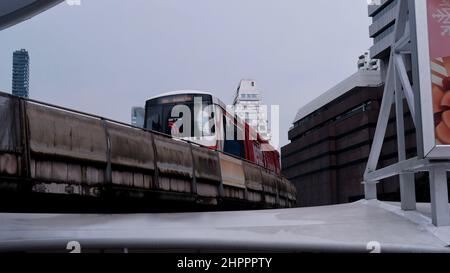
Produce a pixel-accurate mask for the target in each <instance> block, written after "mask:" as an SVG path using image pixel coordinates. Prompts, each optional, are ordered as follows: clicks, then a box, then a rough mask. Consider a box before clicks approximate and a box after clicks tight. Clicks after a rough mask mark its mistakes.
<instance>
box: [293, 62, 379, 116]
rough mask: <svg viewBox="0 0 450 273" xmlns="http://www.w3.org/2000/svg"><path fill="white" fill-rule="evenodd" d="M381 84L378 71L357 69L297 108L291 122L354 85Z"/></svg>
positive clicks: (318, 107)
mask: <svg viewBox="0 0 450 273" xmlns="http://www.w3.org/2000/svg"><path fill="white" fill-rule="evenodd" d="M381 84H383V82H382V79H381V72H380V71H372V70H359V71H358V72H356V73H355V74H353V75H351V76H350V77H348V78H347V79H345V80H344V81H342V82H340V83H338V84H337V85H335V86H334V87H332V88H331V89H329V90H328V91H326V92H325V93H324V94H322V95H320V96H319V97H317V98H316V99H314V100H313V101H311V102H309V103H308V104H306V105H305V106H303V107H301V108H300V109H299V110H298V112H297V115H296V117H295V119H294V122H293V123H296V122H297V121H299V120H301V119H303V118H305V117H307V116H308V115H310V114H312V113H313V112H315V111H317V110H318V109H320V108H322V107H323V106H325V105H327V104H328V103H330V102H332V101H333V100H335V99H337V98H339V97H340V96H342V95H344V94H345V93H347V92H349V91H350V90H352V89H354V88H356V87H376V86H380V85H381Z"/></svg>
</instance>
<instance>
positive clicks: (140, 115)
mask: <svg viewBox="0 0 450 273" xmlns="http://www.w3.org/2000/svg"><path fill="white" fill-rule="evenodd" d="M144 117H145V109H144V107H132V108H131V125H133V126H135V127H140V128H144Z"/></svg>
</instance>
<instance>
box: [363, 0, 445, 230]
mask: <svg viewBox="0 0 450 273" xmlns="http://www.w3.org/2000/svg"><path fill="white" fill-rule="evenodd" d="M398 2H399V3H398V4H397V19H396V26H395V30H394V33H395V34H394V35H395V39H394V43H393V44H392V46H391V53H390V60H389V65H388V68H387V75H386V81H385V87H384V94H383V99H382V103H381V107H380V114H379V117H378V122H377V127H376V131H375V135H374V140H373V143H372V148H371V151H370V156H369V159H368V162H367V167H366V171H365V174H364V181H363V184H364V190H365V198H366V199H367V200H372V199H377V184H378V183H379V181H380V180H382V179H386V178H389V177H393V176H396V175H399V178H400V196H401V207H402V209H403V210H406V211H408V210H416V193H415V178H414V174H415V173H417V172H428V173H429V176H430V193H431V211H432V223H433V224H434V225H435V226H450V210H449V204H448V201H449V200H448V189H447V171H450V155H449V160H442V161H433V160H430V159H426V158H425V156H424V154H423V150H422V147H423V136H422V124H421V122H422V121H421V120H422V119H421V108H420V97H419V96H420V85H419V84H418V83H419V66H418V61H417V58H418V50H417V42H416V41H417V39H416V37H417V36H416V35H417V32H416V22H415V12H416V10H415V8H416V6H415V5H416V3H415V0H398ZM408 58H409V59H410V60H411V66H412V82H413V84H411V82H410V79H409V76H408V73H407V71H408V69H407V67H406V61H407V60H408ZM430 84H431V83H430ZM430 95H431V94H430ZM405 98H406V101H407V104H408V107H409V110H410V112H411V116H412V119H413V121H414V125H415V127H416V129H417V130H416V135H417V147H418V148H417V154H418V156H417V157H415V158H412V159H407V158H406V149H405V128H404V127H405V126H404V115H403V113H404V112H403V101H404V99H405ZM393 104H394V105H395V114H396V123H397V145H398V159H399V162H398V163H396V164H393V165H390V166H388V167H385V168H382V169H378V170H377V165H378V161H379V159H380V155H381V150H382V147H383V141H384V138H385V135H386V129H387V126H388V122H389V115H390V112H391V107H392V105H393Z"/></svg>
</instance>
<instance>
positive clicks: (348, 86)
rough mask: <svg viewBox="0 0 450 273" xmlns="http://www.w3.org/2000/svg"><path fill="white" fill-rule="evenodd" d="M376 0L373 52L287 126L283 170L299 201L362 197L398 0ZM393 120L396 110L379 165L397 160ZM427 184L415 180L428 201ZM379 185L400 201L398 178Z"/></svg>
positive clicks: (411, 140) (410, 145) (410, 147)
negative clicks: (350, 73) (286, 143)
mask: <svg viewBox="0 0 450 273" xmlns="http://www.w3.org/2000/svg"><path fill="white" fill-rule="evenodd" d="M377 2H378V5H369V7H368V15H369V16H370V17H372V20H373V22H372V24H371V25H370V27H369V32H370V37H371V38H373V43H374V44H373V46H372V47H371V48H370V54H369V55H367V54H364V55H362V56H361V57H359V59H358V63H357V65H358V69H359V71H358V72H357V73H356V74H354V75H352V76H351V77H349V78H348V79H346V80H344V81H343V82H341V83H340V84H338V85H336V86H335V87H333V88H331V89H330V90H329V91H327V92H326V93H325V94H324V95H322V96H320V97H319V98H317V99H316V100H314V101H312V102H311V103H309V104H308V105H306V106H305V107H302V108H301V109H300V110H299V112H298V114H297V117H296V118H295V120H294V126H293V127H292V128H291V130H290V131H289V140H290V141H291V143H290V144H288V145H286V146H285V147H283V148H282V168H283V173H284V175H285V176H286V177H287V178H288V179H290V180H291V181H292V182H294V183H295V185H296V186H297V189H298V204H299V205H300V206H315V205H330V204H338V203H346V202H350V201H354V200H357V199H359V198H362V197H363V196H364V190H363V186H362V184H361V181H363V175H364V171H365V167H366V164H367V159H368V156H369V153H370V148H371V144H372V141H373V136H374V133H375V128H376V124H377V120H378V114H379V107H380V104H381V100H382V96H383V91H384V80H385V78H386V70H387V66H388V64H389V56H390V46H391V44H392V43H393V40H394V28H395V23H396V22H395V20H396V15H397V3H398V1H397V0H381V1H377ZM374 59H379V62H377V61H376V60H374ZM375 63H377V64H375ZM371 68H372V69H371ZM373 68H375V69H373ZM378 68H379V70H378V71H377V70H376V69H378ZM404 109H405V110H404V111H405V130H406V132H405V134H406V151H407V156H408V157H411V156H415V155H416V136H415V129H414V124H413V122H412V119H411V115H410V113H409V110H408V107H407V106H406V103H405V107H404ZM395 122H396V121H395V115H394V111H392V112H391V119H390V120H389V125H388V129H387V133H386V137H385V140H384V146H383V150H382V153H381V159H380V166H379V167H383V166H387V165H389V164H392V163H395V162H397V139H396V125H395ZM424 177H426V176H416V179H417V180H419V181H422V180H424V179H425V180H426V178H424ZM424 185H426V183H416V192H417V195H418V200H422V201H427V200H426V199H427V198H428V196H429V195H428V193H427V191H428V188H427V187H424ZM377 189H378V197H379V198H380V199H381V200H383V199H384V200H399V184H398V178H390V179H389V181H388V180H386V181H382V182H381V183H379V184H378V185H377Z"/></svg>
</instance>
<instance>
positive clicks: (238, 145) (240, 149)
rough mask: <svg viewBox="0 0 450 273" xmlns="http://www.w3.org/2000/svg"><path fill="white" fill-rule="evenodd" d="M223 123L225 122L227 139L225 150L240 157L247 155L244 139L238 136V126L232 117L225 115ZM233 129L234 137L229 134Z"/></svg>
mask: <svg viewBox="0 0 450 273" xmlns="http://www.w3.org/2000/svg"><path fill="white" fill-rule="evenodd" d="M223 124H224V132H225V140H224V148H223V150H224V152H225V153H227V154H231V155H234V156H237V157H240V158H244V157H245V150H244V141H243V140H239V139H238V138H237V136H238V130H239V129H238V127H237V126H236V125H235V124H234V122H232V120H231V119H228V118H226V116H224V117H223ZM231 130H233V131H232V132H233V137H229V136H227V133H231Z"/></svg>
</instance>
